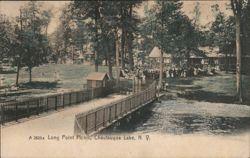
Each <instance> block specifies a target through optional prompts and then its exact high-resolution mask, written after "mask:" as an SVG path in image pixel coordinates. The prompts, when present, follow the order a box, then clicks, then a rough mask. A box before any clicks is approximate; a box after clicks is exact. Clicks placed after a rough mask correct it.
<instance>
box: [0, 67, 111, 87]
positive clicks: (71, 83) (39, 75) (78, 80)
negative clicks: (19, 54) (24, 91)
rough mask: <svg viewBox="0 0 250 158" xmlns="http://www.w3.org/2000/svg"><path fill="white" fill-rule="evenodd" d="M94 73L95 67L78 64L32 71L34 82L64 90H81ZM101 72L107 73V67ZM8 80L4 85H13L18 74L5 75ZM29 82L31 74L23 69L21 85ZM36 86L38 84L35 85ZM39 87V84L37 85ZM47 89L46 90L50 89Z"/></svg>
mask: <svg viewBox="0 0 250 158" xmlns="http://www.w3.org/2000/svg"><path fill="white" fill-rule="evenodd" d="M93 71H94V66H86V65H76V64H67V65H66V64H49V65H42V66H39V67H35V68H33V70H32V81H33V82H34V83H40V84H41V85H42V86H45V87H46V83H47V84H48V87H50V86H51V87H52V88H63V89H80V88H82V87H80V85H82V84H84V83H86V79H85V78H86V77H87V75H88V74H89V73H90V72H93ZM99 71H100V72H107V71H108V70H107V67H105V66H100V67H99ZM55 72H58V75H57V76H58V78H59V79H60V80H59V81H58V83H55V82H56V77H55V76H56V75H55ZM4 77H5V78H6V79H5V81H4V84H5V85H6V84H7V85H11V84H13V83H15V79H16V74H4ZM28 81H29V72H28V71H25V70H24V69H22V70H21V71H20V80H19V82H20V83H21V84H24V85H25V83H26V84H27V82H28ZM34 85H36V84H34ZM37 85H39V84H37ZM48 87H46V88H48Z"/></svg>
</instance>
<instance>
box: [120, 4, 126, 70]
mask: <svg viewBox="0 0 250 158" xmlns="http://www.w3.org/2000/svg"><path fill="white" fill-rule="evenodd" d="M121 16H122V18H121V19H122V34H121V66H122V69H124V68H125V61H124V56H125V37H126V31H125V29H126V26H124V25H125V23H124V20H125V18H124V16H125V10H124V8H123V7H122V8H121Z"/></svg>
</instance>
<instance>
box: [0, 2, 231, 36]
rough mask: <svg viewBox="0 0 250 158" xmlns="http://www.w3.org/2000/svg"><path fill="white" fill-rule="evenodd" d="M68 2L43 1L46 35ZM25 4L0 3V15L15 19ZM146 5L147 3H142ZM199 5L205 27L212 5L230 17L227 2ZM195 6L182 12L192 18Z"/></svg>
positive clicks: (140, 11)
mask: <svg viewBox="0 0 250 158" xmlns="http://www.w3.org/2000/svg"><path fill="white" fill-rule="evenodd" d="M69 2H70V1H43V3H44V7H45V8H48V9H52V12H53V14H54V16H53V18H52V20H51V23H50V24H49V27H48V33H49V34H50V33H53V31H55V29H56V27H57V26H58V23H59V16H60V13H61V9H62V8H63V7H64V6H65V5H66V4H67V3H69ZM25 3H26V2H25V1H0V13H4V14H6V15H7V16H8V17H13V18H14V17H16V16H18V15H19V8H20V7H21V6H23V5H24V4H25ZM144 3H147V2H144ZM199 3H200V11H201V17H200V23H201V25H206V24H208V23H209V22H211V21H212V20H213V18H214V16H213V13H212V12H211V6H212V5H214V4H219V6H220V9H221V11H223V12H224V13H225V14H226V15H231V14H232V12H231V10H230V9H226V8H228V6H227V5H226V3H229V1H228V0H202V1H199ZM152 4H153V1H149V2H148V5H149V6H150V5H152ZM195 4H196V1H195V0H192V1H188V0H186V1H183V8H182V10H183V12H184V13H185V14H186V15H188V16H189V17H190V18H192V16H193V14H192V11H193V9H194V6H195ZM138 14H139V15H141V16H143V5H142V6H141V7H140V8H139V9H138Z"/></svg>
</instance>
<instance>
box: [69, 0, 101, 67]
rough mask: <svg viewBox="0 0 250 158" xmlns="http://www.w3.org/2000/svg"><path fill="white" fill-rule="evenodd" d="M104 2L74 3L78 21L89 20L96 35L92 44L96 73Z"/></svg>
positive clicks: (73, 8) (74, 11)
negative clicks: (101, 12)
mask: <svg viewBox="0 0 250 158" xmlns="http://www.w3.org/2000/svg"><path fill="white" fill-rule="evenodd" d="M102 3H103V2H102V1H99V0H97V1H74V2H73V3H72V12H73V13H74V14H75V15H76V16H77V18H78V19H81V20H86V19H89V20H88V22H87V23H88V25H89V27H91V29H90V30H91V31H92V33H93V34H94V35H93V38H92V42H93V44H94V46H93V48H94V52H95V71H96V72H97V71H98V64H99V55H100V53H99V52H100V50H99V49H100V48H99V45H100V42H99V39H100V38H99V37H100V34H99V30H100V24H99V21H100V17H101V14H100V10H101V9H102Z"/></svg>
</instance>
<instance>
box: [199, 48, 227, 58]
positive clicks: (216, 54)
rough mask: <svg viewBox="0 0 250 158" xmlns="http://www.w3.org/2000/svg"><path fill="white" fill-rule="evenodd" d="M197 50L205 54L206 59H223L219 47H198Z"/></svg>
mask: <svg viewBox="0 0 250 158" xmlns="http://www.w3.org/2000/svg"><path fill="white" fill-rule="evenodd" d="M198 49H199V50H201V51H203V52H204V53H206V56H207V57H210V58H221V57H225V54H223V53H221V52H220V49H219V47H208V46H207V47H199V48H198Z"/></svg>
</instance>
